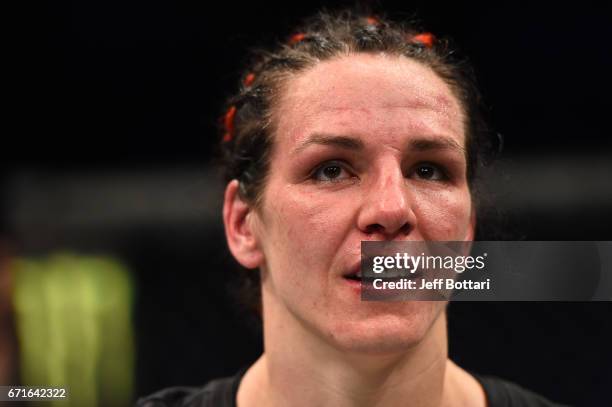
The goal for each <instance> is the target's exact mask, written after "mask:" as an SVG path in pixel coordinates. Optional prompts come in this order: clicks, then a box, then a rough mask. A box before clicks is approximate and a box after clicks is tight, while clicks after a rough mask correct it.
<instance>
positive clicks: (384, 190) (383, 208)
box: [357, 168, 417, 240]
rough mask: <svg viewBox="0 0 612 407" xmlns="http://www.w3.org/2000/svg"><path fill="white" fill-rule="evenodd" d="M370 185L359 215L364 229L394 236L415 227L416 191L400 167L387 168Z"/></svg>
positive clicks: (369, 232)
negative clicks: (412, 188) (411, 187)
mask: <svg viewBox="0 0 612 407" xmlns="http://www.w3.org/2000/svg"><path fill="white" fill-rule="evenodd" d="M367 188H368V190H367V191H364V194H365V195H364V201H363V204H362V207H361V210H360V212H359V216H358V219H357V223H358V227H359V229H360V230H361V231H363V232H364V233H366V234H367V235H373V234H379V235H381V236H382V237H383V238H384V239H388V240H393V239H395V238H401V237H403V236H407V235H409V234H410V233H411V232H413V231H414V230H415V228H416V223H417V218H416V215H415V213H414V211H413V204H414V197H413V192H411V191H410V188H409V185H408V183H407V182H406V178H405V177H404V175H403V173H402V171H401V170H400V169H396V168H393V169H387V170H386V171H385V173H384V174H381V176H378V177H377V178H376V179H375V180H372V183H371V185H370V186H369V187H367Z"/></svg>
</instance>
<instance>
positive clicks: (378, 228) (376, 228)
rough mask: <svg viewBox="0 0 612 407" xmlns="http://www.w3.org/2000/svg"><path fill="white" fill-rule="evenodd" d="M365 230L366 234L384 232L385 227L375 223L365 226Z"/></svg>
mask: <svg viewBox="0 0 612 407" xmlns="http://www.w3.org/2000/svg"><path fill="white" fill-rule="evenodd" d="M365 232H366V233H367V234H368V235H372V234H374V233H385V228H384V227H383V226H382V225H379V224H378V223H375V224H373V225H368V227H366V230H365Z"/></svg>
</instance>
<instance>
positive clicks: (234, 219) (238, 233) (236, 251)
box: [223, 179, 263, 269]
mask: <svg viewBox="0 0 612 407" xmlns="http://www.w3.org/2000/svg"><path fill="white" fill-rule="evenodd" d="M238 189H239V183H238V181H237V180H235V179H234V180H232V181H230V182H229V183H228V184H227V187H226V188H225V195H224V201H223V224H224V226H225V237H226V239H227V244H228V246H229V249H230V251H231V252H232V254H233V255H234V257H235V258H236V260H237V261H238V262H239V263H240V264H241V265H243V266H244V267H246V268H249V269H254V268H257V267H259V266H260V265H261V262H262V260H263V253H262V252H261V249H260V247H259V242H258V239H257V235H256V234H255V233H254V230H253V224H252V222H251V220H252V219H250V218H251V217H252V216H254V215H255V213H254V212H253V211H252V208H251V207H250V206H249V205H248V204H247V203H246V202H245V201H243V200H242V198H241V197H240V194H239V193H238Z"/></svg>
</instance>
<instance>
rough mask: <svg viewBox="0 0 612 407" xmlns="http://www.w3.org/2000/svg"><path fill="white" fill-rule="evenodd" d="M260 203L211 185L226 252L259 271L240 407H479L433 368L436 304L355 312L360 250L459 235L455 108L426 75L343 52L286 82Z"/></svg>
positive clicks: (395, 61)
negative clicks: (259, 321) (253, 351)
mask: <svg viewBox="0 0 612 407" xmlns="http://www.w3.org/2000/svg"><path fill="white" fill-rule="evenodd" d="M274 121H275V123H276V132H275V138H274V143H275V144H274V148H273V151H272V155H271V162H270V169H269V177H268V179H267V183H266V186H265V189H264V194H263V200H262V205H261V207H260V208H257V209H254V208H250V207H248V205H246V204H245V203H244V202H242V201H241V200H240V198H239V197H238V194H237V190H238V184H237V181H232V182H231V183H230V184H229V185H228V186H227V188H226V194H225V204H224V222H225V226H226V234H227V238H228V243H229V246H230V250H231V251H232V253H233V254H234V256H235V257H236V258H237V259H238V261H239V262H241V263H242V264H243V265H244V266H246V267H249V268H259V269H260V271H261V273H262V300H263V324H264V348H265V352H264V354H263V355H262V356H261V358H260V359H259V360H258V361H257V362H256V363H255V364H254V365H253V366H252V367H251V368H250V369H249V371H248V372H247V373H246V375H245V377H244V379H243V381H242V383H241V386H240V388H239V391H238V404H239V406H240V407H249V406H284V405H292V406H313V405H316V406H341V407H342V406H396V405H406V404H409V405H411V406H421V407H426V406H431V407H433V406H455V405H457V406H458V405H461V406H484V403H485V402H484V393H483V391H482V389H481V388H480V386H479V385H478V383H477V382H476V380H475V379H474V378H473V377H471V376H470V375H469V374H467V373H466V372H464V371H463V370H461V369H460V368H458V367H457V366H456V365H454V364H453V363H452V362H450V361H449V360H448V357H447V332H446V317H445V312H444V310H445V306H446V303H444V302H425V301H415V302H387V303H384V302H362V301H361V298H360V292H359V290H358V289H356V287H355V284H352V283H351V282H350V281H349V280H347V279H346V278H345V276H346V275H347V273H349V272H350V271H351V270H353V269H354V268H355V266H356V265H358V264H359V260H360V244H361V241H363V240H472V239H473V234H474V221H475V219H474V212H473V207H472V201H471V197H470V191H469V187H468V182H467V179H466V165H467V164H466V157H465V132H464V116H463V112H462V109H461V107H460V105H459V103H458V101H457V99H456V97H455V96H454V95H453V94H452V92H451V90H450V88H449V87H448V85H446V83H444V81H443V80H442V79H440V78H439V77H438V76H437V75H436V74H435V73H434V72H433V71H432V70H431V69H430V68H428V67H425V66H423V65H421V64H419V63H417V62H415V61H412V60H409V59H407V58H405V57H397V56H386V55H369V54H353V55H348V56H343V57H339V58H336V59H333V60H330V61H325V62H322V63H319V64H317V65H316V66H314V67H313V68H310V69H308V70H306V71H305V72H302V73H300V74H297V75H295V76H294V77H293V78H292V79H290V80H289V81H288V83H287V85H286V88H285V89H284V92H283V95H282V97H281V99H280V102H279V103H278V106H276V109H275V112H274Z"/></svg>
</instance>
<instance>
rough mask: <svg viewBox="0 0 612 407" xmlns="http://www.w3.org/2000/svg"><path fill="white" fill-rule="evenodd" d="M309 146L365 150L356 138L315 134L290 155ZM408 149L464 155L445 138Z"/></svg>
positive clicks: (418, 141)
mask: <svg viewBox="0 0 612 407" xmlns="http://www.w3.org/2000/svg"><path fill="white" fill-rule="evenodd" d="M311 145H323V146H335V147H340V148H342V149H345V150H351V151H360V150H364V149H365V144H364V143H363V141H362V140H361V139H359V138H358V137H352V136H338V135H330V134H318V133H315V134H313V135H311V136H310V137H309V138H308V139H307V140H306V141H304V142H302V143H301V144H300V145H299V146H297V147H296V148H295V149H293V151H292V153H291V154H292V155H295V154H298V153H300V152H301V151H303V150H305V149H306V148H307V147H309V146H311ZM410 149H411V150H413V151H417V152H424V151H432V150H453V151H456V152H458V153H461V154H465V153H466V150H465V148H464V147H463V146H461V145H460V144H459V143H457V141H455V139H453V138H451V137H447V136H436V137H435V138H432V137H424V138H418V139H416V140H412V141H411V142H410Z"/></svg>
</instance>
